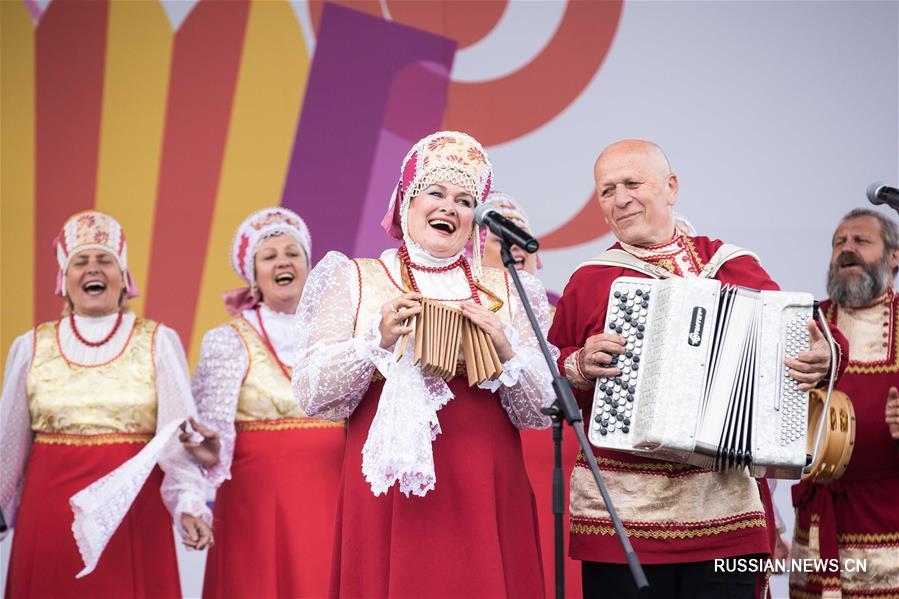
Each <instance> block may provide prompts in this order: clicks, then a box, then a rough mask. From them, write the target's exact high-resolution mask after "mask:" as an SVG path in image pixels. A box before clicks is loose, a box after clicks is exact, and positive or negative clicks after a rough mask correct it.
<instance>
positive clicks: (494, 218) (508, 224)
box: [474, 202, 540, 254]
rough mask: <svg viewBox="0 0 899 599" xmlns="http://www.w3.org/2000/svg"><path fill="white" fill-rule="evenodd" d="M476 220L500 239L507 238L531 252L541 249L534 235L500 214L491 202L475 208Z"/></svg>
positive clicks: (508, 240)
mask: <svg viewBox="0 0 899 599" xmlns="http://www.w3.org/2000/svg"><path fill="white" fill-rule="evenodd" d="M474 222H476V223H478V224H479V225H481V226H482V227H487V228H488V229H490V230H491V231H492V232H493V234H494V235H496V236H497V237H499V238H500V239H505V240H506V241H507V242H508V243H511V244H512V245H517V246H518V247H520V248H521V249H523V250H524V251H526V252H527V253H529V254H533V253H535V252H536V251H537V250H538V249H540V244H539V243H537V240H536V239H535V238H534V236H533V235H531V234H530V233H528V232H527V231H525V230H524V229H522V228H521V227H519V226H518V225H516V224H515V223H513V222H512V221H511V220H509V219H508V218H506V217H505V216H502V215H500V213H499V212H497V210H496V208H495V207H494V206H491V205H490V203H489V202H488V203H486V204H481V205H480V206H478V207H477V208H475V211H474ZM475 243H477V240H475Z"/></svg>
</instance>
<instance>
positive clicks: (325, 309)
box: [292, 252, 384, 420]
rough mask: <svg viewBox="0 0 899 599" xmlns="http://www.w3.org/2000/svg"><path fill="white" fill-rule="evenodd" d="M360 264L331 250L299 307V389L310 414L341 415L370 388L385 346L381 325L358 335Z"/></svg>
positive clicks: (334, 417)
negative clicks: (356, 334)
mask: <svg viewBox="0 0 899 599" xmlns="http://www.w3.org/2000/svg"><path fill="white" fill-rule="evenodd" d="M358 285H359V282H358V278H357V274H356V267H355V266H354V265H353V263H352V262H350V261H349V260H348V259H347V258H346V256H344V255H343V254H341V253H339V252H329V253H328V254H327V255H326V256H325V257H324V258H323V259H322V260H321V262H319V263H318V265H316V267H315V268H314V269H313V270H312V272H311V273H309V278H308V279H307V280H306V286H305V287H304V289H303V299H302V300H301V301H300V306H299V308H298V309H297V315H296V327H297V339H298V341H297V353H296V362H295V363H294V367H293V380H292V384H293V390H294V394H295V395H296V397H297V399H298V400H299V402H300V406H301V407H302V408H303V411H304V412H306V414H307V415H309V416H313V417H315V418H323V419H326V420H341V419H343V418H347V417H348V416H349V415H350V414H352V412H353V410H355V409H356V406H357V405H359V401H360V400H361V399H362V395H363V394H364V393H365V391H366V390H367V389H368V385H369V383H370V381H371V376H372V374H373V372H374V369H375V365H374V360H375V356H376V355H379V354H381V353H383V352H384V350H382V349H381V348H380V347H379V346H378V342H379V339H380V337H379V335H378V332H377V327H366V328H365V330H366V333H365V334H363V335H361V336H360V337H354V336H353V332H354V329H355V319H356V304H357V302H358V298H359V292H358Z"/></svg>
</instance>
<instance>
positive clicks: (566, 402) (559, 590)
mask: <svg viewBox="0 0 899 599" xmlns="http://www.w3.org/2000/svg"><path fill="white" fill-rule="evenodd" d="M500 240H501V242H502V249H501V250H500V255H501V256H502V260H503V265H505V267H506V270H508V271H509V276H511V277H512V281H513V282H514V283H515V289H517V290H518V297H519V298H521V303H522V305H523V306H524V311H525V312H526V313H527V315H528V320H529V321H530V322H531V328H533V329H534V335H535V336H536V337H537V342H538V343H539V344H540V351H541V352H543V357H544V359H545V360H546V365H547V366H548V367H549V372H550V374H551V375H552V377H553V390H554V391H555V393H556V401H555V402H554V403H553V405H552V406H551V407H549V408H544V410H543V413H544V414H547V415H548V416H550V418H552V421H553V445H554V460H553V461H554V468H553V518H554V520H555V550H556V551H555V553H556V564H555V565H556V597H557V598H558V599H562V597H564V596H565V573H564V564H565V561H564V560H565V556H564V554H563V542H562V541H563V535H562V513H563V501H564V493H563V490H562V489H563V486H562V419H563V418H564V419H565V421H567V422H568V424H569V426H571V428H572V429H573V430H574V434H575V436H577V440H578V442H579V443H580V445H581V450H582V451H583V452H584V456H586V458H587V463H588V464H589V465H590V471H591V472H592V473H593V478H594V479H595V480H596V486H597V487H599V492H600V494H601V495H602V500H603V501H604V502H605V504H606V507H607V508H608V510H609V516H610V517H611V518H612V523H613V524H614V525H615V534H616V535H617V536H618V539H619V540H620V541H621V547H622V548H623V549H624V556H625V558H626V559H627V565H628V567H629V568H630V570H631V575H632V576H633V577H634V582H635V583H636V585H637V589H639V590H640V591H643V590H644V589H647V588H649V582H648V581H647V580H646V574H644V573H643V568H642V566H641V565H640V560H639V559H638V558H637V554H636V553H635V552H634V548H633V547H631V542H630V540H629V539H628V538H627V533H625V532H624V526H623V525H622V524H621V519H620V518H619V517H618V512H617V511H615V506H614V505H612V498H611V497H609V491H608V489H606V485H605V483H604V482H603V480H602V474H600V472H599V465H598V464H597V463H596V458H595V457H594V455H593V450H592V449H591V448H590V444H589V443H588V442H587V436H586V435H585V434H584V427H583V425H582V424H581V423H582V422H583V418H582V417H581V411H580V408H578V405H577V402H576V401H575V399H574V394H573V393H572V391H571V385H570V384H569V383H568V379H567V378H565V377H564V376H562V375H560V374H559V367H558V366H557V365H556V361H555V360H554V359H553V357H552V354H551V353H550V351H549V346H548V345H547V343H546V338H545V337H544V336H543V333H542V332H541V331H540V325H539V323H538V322H537V318H536V317H535V316H534V310H533V308H532V307H531V304H530V301H528V296H527V294H526V293H525V292H524V288H523V287H522V285H521V279H520V278H519V277H518V270H516V268H515V258H513V257H512V252H511V251H509V246H510V245H511V244H510V243H509V240H508V239H506V236H505V235H502V236H500Z"/></svg>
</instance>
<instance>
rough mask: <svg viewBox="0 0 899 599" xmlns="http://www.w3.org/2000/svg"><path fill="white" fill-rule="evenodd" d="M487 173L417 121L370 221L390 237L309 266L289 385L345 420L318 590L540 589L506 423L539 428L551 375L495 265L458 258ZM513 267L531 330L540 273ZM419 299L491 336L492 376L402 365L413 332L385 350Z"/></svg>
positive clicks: (529, 513) (544, 313)
mask: <svg viewBox="0 0 899 599" xmlns="http://www.w3.org/2000/svg"><path fill="white" fill-rule="evenodd" d="M491 178H492V169H491V166H490V163H489V161H488V159H487V156H486V154H485V153H484V150H483V148H481V146H480V144H478V143H477V141H475V140H474V139H472V138H471V137H469V136H468V135H465V134H463V133H456V132H440V133H434V134H432V135H429V136H428V137H426V138H424V139H422V140H421V141H419V142H418V143H416V144H415V146H413V148H412V149H411V150H410V151H409V153H408V154H407V156H406V159H405V161H404V162H403V165H402V169H401V176H400V182H399V184H398V185H397V188H396V192H395V194H394V195H393V198H392V202H391V206H390V209H389V211H388V214H387V215H386V217H385V221H384V223H383V224H384V225H385V229H386V230H387V231H388V233H389V234H390V235H391V236H392V237H393V238H395V239H401V240H402V241H403V245H402V246H401V247H400V248H399V249H389V250H386V251H385V252H384V253H382V254H381V256H380V258H379V259H356V260H349V259H347V258H346V257H345V256H343V255H341V254H339V253H337V252H331V253H329V254H328V255H327V256H325V258H324V259H323V260H322V261H321V262H320V263H319V264H318V265H317V266H316V267H315V269H314V270H313V271H312V272H311V273H310V275H309V280H308V281H307V283H306V289H305V291H304V293H303V299H302V301H301V302H300V308H299V310H298V312H297V322H298V331H299V348H298V351H297V358H296V366H295V368H294V371H293V385H294V391H295V392H296V395H297V397H298V398H299V401H300V405H301V406H302V408H303V409H304V410H305V411H306V413H307V414H309V415H310V416H316V417H319V418H327V419H331V420H342V419H344V418H348V419H349V420H348V424H347V443H346V453H345V456H344V469H343V481H342V487H341V495H340V502H339V505H338V517H337V538H336V541H335V542H336V547H335V551H334V564H333V566H332V568H333V569H332V575H333V577H332V582H331V594H332V595H333V596H341V597H362V596H365V597H388V596H391V597H429V596H431V597H438V596H439V597H542V596H543V594H544V591H543V570H542V565H541V560H540V549H539V538H538V530H537V518H536V513H535V507H534V495H533V492H532V490H531V487H530V484H529V483H528V479H527V473H526V472H525V468H524V462H523V460H522V454H521V439H520V435H519V432H518V431H519V429H527V428H545V427H546V426H548V424H549V421H548V419H547V418H546V417H545V416H544V415H543V414H541V412H540V409H541V407H543V406H544V405H546V404H547V403H550V402H551V401H552V398H553V391H552V385H551V377H550V373H549V369H548V368H547V367H546V364H545V362H544V360H543V358H542V356H541V354H540V352H539V348H538V344H537V340H536V338H535V336H534V333H533V332H532V330H531V328H530V325H529V323H528V320H527V317H526V315H525V312H524V310H523V308H522V305H521V300H520V298H519V297H518V295H517V293H516V292H515V291H514V290H512V286H511V282H510V281H509V279H508V278H507V277H506V274H505V273H504V272H502V271H500V270H497V269H482V267H481V260H480V251H479V248H476V253H475V256H474V259H473V260H471V261H469V260H467V259H466V258H465V256H464V248H465V245H466V243H468V242H469V241H470V240H471V239H472V238H473V236H474V239H477V236H478V234H479V231H478V227H477V226H476V225H475V224H474V209H475V207H476V206H477V205H478V204H479V203H481V202H483V201H484V199H485V197H486V196H487V193H488V192H489V190H490V181H491ZM522 279H523V282H524V287H525V292H526V293H527V295H528V297H529V299H530V301H531V302H532V304H533V305H534V309H535V312H536V314H537V317H538V320H539V321H540V323H541V325H542V327H543V329H544V331H545V329H546V327H547V325H548V322H549V305H548V303H547V300H546V293H545V291H544V289H543V286H542V285H541V284H540V282H539V281H538V280H537V279H536V278H534V277H532V276H530V275H528V274H527V273H522ZM423 298H425V299H428V300H433V301H435V302H439V303H443V304H448V305H450V306H452V307H455V308H458V309H459V310H461V313H462V315H464V316H465V317H466V318H468V319H469V320H470V321H471V322H472V323H473V324H475V325H477V326H478V327H480V328H481V329H482V330H483V331H484V332H485V333H486V334H487V335H488V336H489V337H490V339H491V340H492V342H493V345H494V347H495V350H496V354H497V357H498V359H499V362H500V363H501V365H502V374H501V376H500V377H499V378H497V379H495V380H484V381H483V382H480V383H479V384H476V385H474V386H469V383H468V378H467V376H466V374H465V373H466V371H465V368H466V365H465V364H464V362H463V363H457V366H456V375H455V376H450V377H449V378H447V379H444V378H442V377H441V376H439V375H435V374H432V373H430V372H431V371H425V370H423V369H422V367H421V365H420V364H416V363H415V360H414V357H413V354H414V353H415V352H414V351H413V350H412V348H413V346H414V344H415V340H408V339H407V342H408V346H407V348H406V349H405V350H404V351H403V352H400V351H399V348H400V347H402V344H403V342H402V341H401V340H400V338H401V337H402V336H403V335H409V334H414V330H413V327H411V326H409V325H408V323H407V321H408V320H409V319H410V317H412V316H415V315H418V314H420V313H421V310H422V304H421V303H420V302H421V300H422V299H423ZM452 351H453V352H455V351H456V350H455V349H453V350H452ZM451 356H452V354H451ZM452 361H453V362H455V360H452Z"/></svg>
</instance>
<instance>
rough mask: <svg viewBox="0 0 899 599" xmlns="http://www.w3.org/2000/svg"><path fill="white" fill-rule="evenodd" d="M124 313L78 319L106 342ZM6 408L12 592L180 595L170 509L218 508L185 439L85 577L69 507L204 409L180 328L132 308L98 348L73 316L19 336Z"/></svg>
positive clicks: (169, 448)
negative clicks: (211, 504)
mask: <svg viewBox="0 0 899 599" xmlns="http://www.w3.org/2000/svg"><path fill="white" fill-rule="evenodd" d="M116 318H117V315H110V316H104V317H99V318H89V317H81V316H76V317H75V321H76V327H77V329H78V330H79V331H80V332H81V333H82V334H83V337H84V338H87V339H102V338H103V337H104V336H105V335H107V334H109V332H110V331H111V330H112V329H113V326H114V324H115V320H116ZM2 410H3V414H2V419H0V426H2V429H0V446H2V469H0V505H2V508H3V513H4V515H5V516H6V517H7V520H9V521H14V523H15V528H14V537H13V546H12V553H11V556H10V562H9V573H8V577H7V585H6V596H7V597H16V598H18V597H53V598H58V597H98V598H99V597H109V598H121V597H178V596H180V594H181V589H180V585H179V580H178V565H177V560H176V555H175V539H174V538H173V534H172V517H171V516H170V515H169V514H170V513H171V514H180V513H181V512H185V511H186V512H189V513H192V514H196V515H201V514H206V515H208V508H206V506H205V503H204V496H205V483H204V481H203V479H202V474H201V472H200V470H199V468H197V467H196V465H194V464H193V463H192V462H191V461H190V458H189V457H188V455H187V454H186V453H185V452H184V451H183V450H182V449H181V447H180V444H179V443H178V440H177V436H171V435H169V436H170V439H169V441H168V442H167V443H166V445H165V451H164V452H163V454H162V458H161V459H159V462H158V466H155V467H153V469H152V471H151V473H150V475H149V478H147V480H146V482H145V483H143V487H142V488H141V489H140V491H139V492H138V493H137V497H136V499H135V500H134V501H133V503H132V504H131V506H130V509H128V511H127V513H126V515H125V517H124V520H123V521H122V523H121V525H119V526H118V528H117V529H115V532H114V533H113V534H112V536H111V539H110V540H109V543H108V545H107V546H106V549H105V551H104V552H103V554H102V557H100V559H99V562H98V564H97V566H96V569H95V570H94V571H93V572H91V573H89V574H87V575H86V576H84V577H82V578H78V579H76V578H75V576H76V574H78V573H79V572H80V571H81V570H82V568H84V566H85V564H84V563H83V562H82V556H81V555H80V554H79V549H78V546H77V545H76V539H75V538H73V512H72V508H71V507H70V505H69V498H70V497H71V496H72V495H75V494H76V493H77V492H79V491H81V490H82V489H84V488H85V487H87V486H88V485H90V484H92V483H94V482H95V481H97V480H98V479H100V478H102V477H103V476H104V475H106V474H108V473H110V472H111V471H113V470H116V469H117V468H118V467H119V466H121V465H122V464H123V463H125V462H126V461H127V460H129V459H130V458H132V457H134V456H136V455H137V454H138V453H139V452H140V451H141V449H142V448H143V447H144V446H145V444H146V443H147V442H148V441H150V440H151V439H152V438H153V436H154V435H155V434H156V432H157V431H158V430H160V429H162V428H166V429H171V428H172V427H171V426H166V425H168V424H169V423H172V422H173V421H180V420H181V419H183V418H185V417H187V416H191V415H193V414H194V412H193V400H192V398H191V395H190V386H189V381H188V375H187V363H186V361H185V359H184V352H183V350H182V349H181V344H180V341H179V340H178V337H177V334H176V333H175V332H174V331H172V330H171V329H168V328H166V327H164V326H162V325H158V324H157V323H154V322H152V321H150V320H145V319H141V318H135V316H134V314H133V313H126V314H125V315H124V316H123V318H122V322H121V324H120V326H119V328H118V329H116V330H115V333H114V334H113V335H112V336H111V337H110V338H109V340H108V342H107V343H104V344H103V345H101V346H100V347H89V346H87V345H84V344H83V343H81V342H80V341H79V340H78V339H77V336H76V335H74V334H73V330H72V327H71V325H70V321H69V320H68V319H63V320H62V321H59V322H49V323H45V324H42V325H39V326H38V327H36V328H35V329H34V330H33V331H32V332H30V333H27V334H26V335H22V336H21V337H19V338H18V339H16V341H15V342H14V343H13V346H12V349H11V350H10V354H9V358H8V361H7V365H6V373H5V377H4V381H3V399H2ZM173 426H176V425H173ZM124 475H125V476H127V475H128V473H127V472H126V473H124ZM136 484H137V483H136ZM20 485H21V498H20V500H19V496H18V490H19V488H20ZM17 500H18V505H19V509H18V513H16V509H15V507H16V504H17ZM167 508H168V509H167ZM89 526H96V524H90V525H89ZM98 533H99V531H97V530H91V529H87V530H84V531H83V533H82V534H85V535H90V536H95V535H96V534H98ZM99 534H102V533H99Z"/></svg>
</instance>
